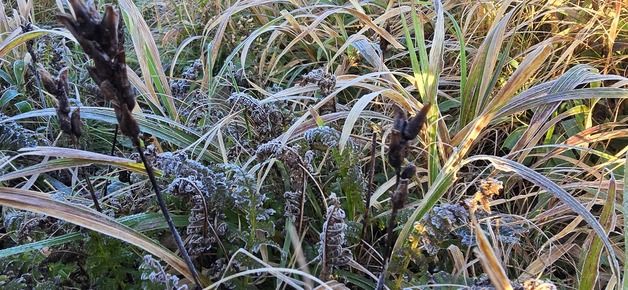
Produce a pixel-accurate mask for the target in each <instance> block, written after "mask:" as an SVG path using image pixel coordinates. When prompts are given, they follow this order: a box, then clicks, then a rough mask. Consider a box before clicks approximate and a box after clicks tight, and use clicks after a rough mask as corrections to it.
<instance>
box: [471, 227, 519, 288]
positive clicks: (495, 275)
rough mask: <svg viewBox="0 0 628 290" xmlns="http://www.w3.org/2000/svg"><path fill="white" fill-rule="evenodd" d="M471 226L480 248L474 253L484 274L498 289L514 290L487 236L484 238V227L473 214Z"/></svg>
mask: <svg viewBox="0 0 628 290" xmlns="http://www.w3.org/2000/svg"><path fill="white" fill-rule="evenodd" d="M471 225H472V227H473V231H474V232H475V239H476V240H477V243H478V247H477V248H476V249H475V250H474V252H475V255H476V256H477V257H478V258H479V259H480V263H481V264H482V268H483V269H484V272H485V273H486V274H487V275H488V277H489V279H490V280H491V283H492V284H493V286H495V288H496V289H498V290H512V289H513V288H512V285H510V280H508V277H507V276H506V271H504V268H503V267H502V265H501V262H499V260H498V259H497V256H495V253H494V252H493V247H491V244H490V242H489V241H488V239H487V238H486V236H484V233H483V232H482V227H480V225H479V224H478V221H477V220H476V219H475V216H473V214H472V215H471Z"/></svg>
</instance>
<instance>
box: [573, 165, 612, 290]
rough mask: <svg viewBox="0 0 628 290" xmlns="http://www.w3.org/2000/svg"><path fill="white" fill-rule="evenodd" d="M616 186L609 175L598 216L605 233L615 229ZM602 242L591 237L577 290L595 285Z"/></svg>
mask: <svg viewBox="0 0 628 290" xmlns="http://www.w3.org/2000/svg"><path fill="white" fill-rule="evenodd" d="M616 189H617V186H616V183H615V177H614V176H613V175H612V173H611V179H610V180H609V186H608V194H607V198H606V202H605V203H604V207H603V208H602V213H601V214H600V223H602V225H603V226H604V229H605V230H606V233H608V232H609V231H610V230H611V229H612V228H614V227H615V225H614V224H615V222H614V221H613V219H614V217H613V216H614V215H615V194H616V191H617V190H616ZM603 247H604V245H603V244H602V240H601V239H600V237H593V241H592V242H591V246H590V247H589V248H588V251H587V255H586V257H585V260H584V264H583V265H582V272H581V273H582V276H580V285H578V289H580V290H588V289H594V287H595V283H596V281H597V279H598V277H599V274H600V271H599V269H600V257H601V255H602V248H603Z"/></svg>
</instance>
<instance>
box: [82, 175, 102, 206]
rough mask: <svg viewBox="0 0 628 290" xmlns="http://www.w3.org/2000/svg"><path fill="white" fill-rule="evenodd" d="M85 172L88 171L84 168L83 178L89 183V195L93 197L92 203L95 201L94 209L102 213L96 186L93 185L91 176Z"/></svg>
mask: <svg viewBox="0 0 628 290" xmlns="http://www.w3.org/2000/svg"><path fill="white" fill-rule="evenodd" d="M85 171H86V170H85V168H84V170H83V174H84V176H83V177H84V178H85V182H86V183H87V191H89V195H90V196H91V197H92V201H94V208H96V210H97V211H98V212H102V208H101V207H100V203H99V202H98V197H97V196H96V190H95V189H94V184H92V181H91V180H90V179H89V176H88V175H87V174H85Z"/></svg>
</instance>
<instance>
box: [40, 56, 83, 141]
mask: <svg viewBox="0 0 628 290" xmlns="http://www.w3.org/2000/svg"><path fill="white" fill-rule="evenodd" d="M37 72H38V74H39V76H40V78H41V81H42V84H43V86H44V88H45V89H46V90H47V91H48V92H49V93H51V94H52V95H54V96H55V98H56V99H57V105H56V106H55V109H56V112H57V118H58V119H59V127H60V128H61V131H63V132H64V133H66V134H68V135H71V136H75V137H76V138H78V137H80V135H81V134H80V129H79V131H77V132H79V134H78V135H76V134H75V131H74V130H73V128H72V127H73V126H72V122H75V121H73V120H71V117H70V100H69V99H68V91H69V86H68V68H67V67H64V68H63V69H61V71H59V75H58V76H57V77H53V76H52V75H51V74H50V73H49V72H48V71H47V70H46V69H44V68H43V67H42V66H41V65H40V66H39V67H38V68H37ZM72 118H78V124H80V115H77V117H75V116H74V114H73V116H72Z"/></svg>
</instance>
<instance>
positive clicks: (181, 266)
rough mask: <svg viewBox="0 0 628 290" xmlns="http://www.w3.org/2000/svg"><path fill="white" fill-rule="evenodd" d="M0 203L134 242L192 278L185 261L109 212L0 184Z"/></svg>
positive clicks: (133, 243)
mask: <svg viewBox="0 0 628 290" xmlns="http://www.w3.org/2000/svg"><path fill="white" fill-rule="evenodd" d="M0 204H1V205H3V206H8V207H12V208H16V209H20V210H27V211H31V212H35V213H40V214H45V215H48V216H50V217H54V218H57V219H61V220H64V221H66V222H69V223H72V224H75V225H78V226H81V227H84V228H88V229H90V230H93V231H96V232H99V233H101V234H105V235H108V236H110V237H112V238H116V239H119V240H122V241H124V242H127V243H129V244H132V245H135V246H137V247H139V248H141V249H143V250H145V251H147V252H149V253H151V254H152V255H154V256H155V257H158V258H160V259H162V260H163V261H165V262H166V263H168V264H169V265H170V266H172V267H173V268H174V269H175V270H176V271H177V272H179V273H181V274H183V275H184V276H186V277H187V278H188V279H190V280H191V279H192V274H191V273H190V272H189V270H188V268H187V266H186V264H185V262H183V260H181V258H179V257H177V256H176V255H175V254H174V253H172V252H170V250H168V249H166V248H164V247H163V246H161V245H159V244H158V243H156V242H155V241H153V240H151V239H149V238H147V237H146V236H144V235H143V234H141V233H139V232H137V231H135V230H133V229H131V228H129V227H127V226H125V225H123V224H121V223H119V222H117V221H115V220H114V219H112V218H110V217H109V216H107V215H104V214H102V213H99V212H96V211H94V210H91V209H89V208H87V207H84V206H79V205H74V204H70V203H65V202H61V201H58V200H54V199H52V197H51V196H50V194H47V193H42V192H35V191H29V190H22V189H16V188H6V187H2V188H0Z"/></svg>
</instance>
